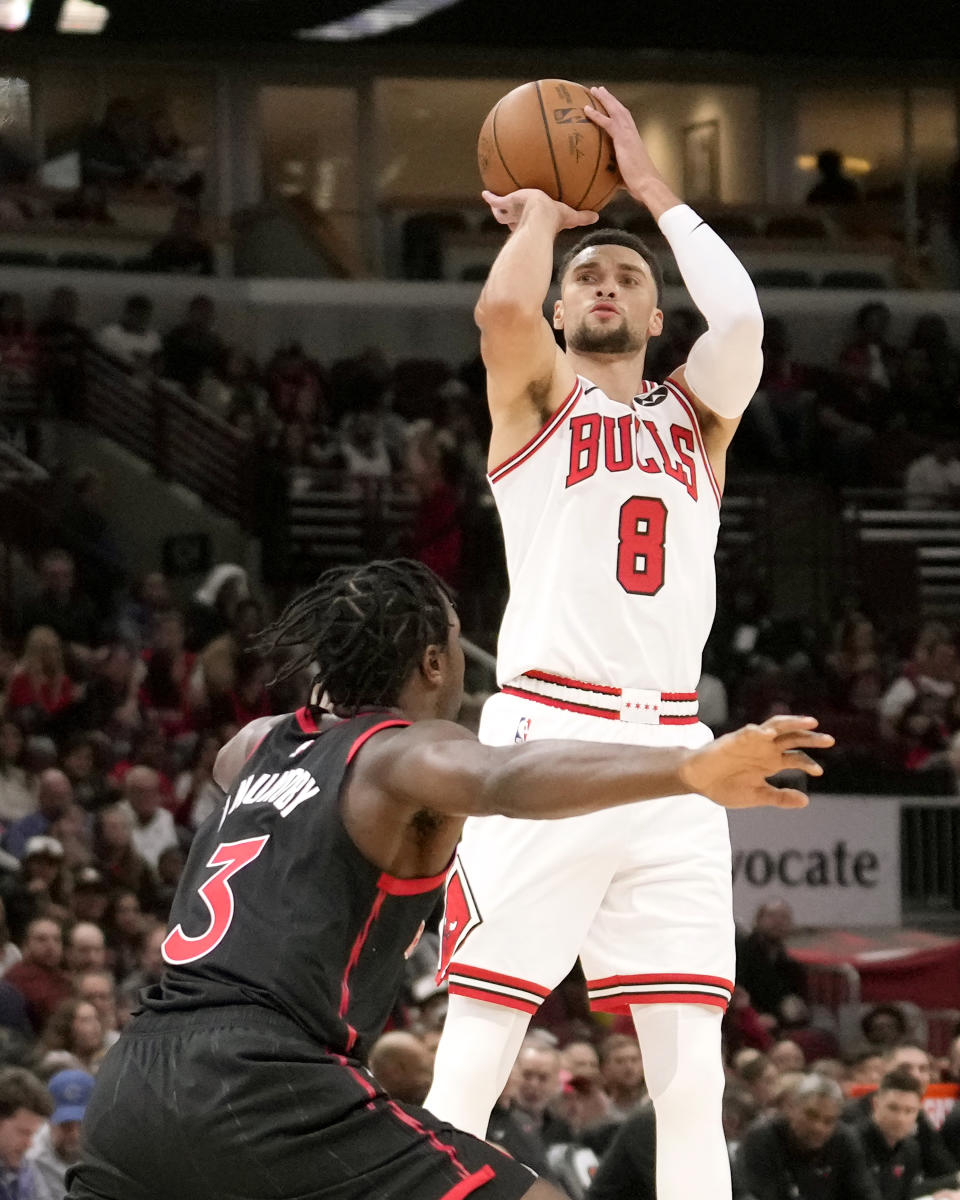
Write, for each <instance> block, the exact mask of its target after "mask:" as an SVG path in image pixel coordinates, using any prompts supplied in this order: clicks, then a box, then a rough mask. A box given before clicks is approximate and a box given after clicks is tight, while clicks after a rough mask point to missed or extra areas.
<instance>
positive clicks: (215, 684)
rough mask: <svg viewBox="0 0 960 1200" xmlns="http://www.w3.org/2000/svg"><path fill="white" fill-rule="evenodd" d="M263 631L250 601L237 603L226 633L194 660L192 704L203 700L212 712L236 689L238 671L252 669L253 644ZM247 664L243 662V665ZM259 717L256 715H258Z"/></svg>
mask: <svg viewBox="0 0 960 1200" xmlns="http://www.w3.org/2000/svg"><path fill="white" fill-rule="evenodd" d="M262 628H263V609H262V608H261V607H260V604H259V603H258V601H256V600H254V599H252V598H251V597H249V596H248V597H246V598H244V599H242V600H238V601H237V603H236V605H235V607H234V608H233V612H232V615H231V618H230V626H229V628H228V629H227V630H226V632H225V633H222V634H221V635H220V636H219V637H216V638H214V639H213V641H211V642H209V643H207V645H206V646H204V648H203V649H202V650H201V652H200V654H199V655H198V658H197V667H196V670H195V671H194V679H193V686H194V688H195V689H196V691H195V700H198V699H199V698H200V697H202V698H204V699H205V700H206V702H207V704H208V705H210V706H211V708H212V709H213V710H214V711H217V710H218V705H219V704H220V702H221V701H224V700H226V699H227V698H228V697H229V696H230V694H231V693H232V692H234V690H235V689H236V687H237V685H238V682H239V679H240V668H241V665H244V666H245V667H246V668H247V669H252V668H253V666H254V665H255V663H256V660H255V658H250V657H249V656H250V655H251V654H252V653H253V644H254V642H255V641H256V635H257V634H258V633H259V632H260V630H261V629H262ZM244 660H246V661H244ZM258 715H259V714H258Z"/></svg>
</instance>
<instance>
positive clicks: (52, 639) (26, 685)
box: [6, 625, 79, 733]
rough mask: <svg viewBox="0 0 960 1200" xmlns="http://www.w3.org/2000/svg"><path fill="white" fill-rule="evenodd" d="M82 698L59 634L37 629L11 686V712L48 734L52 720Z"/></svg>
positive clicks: (31, 634)
mask: <svg viewBox="0 0 960 1200" xmlns="http://www.w3.org/2000/svg"><path fill="white" fill-rule="evenodd" d="M78 694H79V693H78V691H77V688H76V686H75V685H74V683H73V680H72V679H71V678H70V676H69V675H68V674H67V673H66V669H65V667H64V661H63V648H62V645H61V642H60V638H59V637H58V636H57V633H56V632H55V631H54V630H53V629H51V628H49V626H45V625H37V626H34V628H33V629H31V630H30V632H29V634H28V635H27V640H26V642H25V644H24V647H23V657H22V658H21V660H20V662H19V663H17V666H16V669H15V670H14V672H13V674H12V675H11V677H10V681H9V683H8V684H7V694H6V710H7V712H8V713H9V714H10V715H11V716H12V717H15V719H16V720H17V722H18V723H19V724H21V725H22V726H24V727H26V728H27V729H29V730H31V731H32V732H40V733H42V732H46V731H47V730H49V729H50V727H51V725H52V719H53V718H54V717H57V716H58V715H60V714H62V713H63V712H64V711H65V710H66V709H68V708H70V707H71V705H73V704H74V703H75V702H76V700H77V698H78Z"/></svg>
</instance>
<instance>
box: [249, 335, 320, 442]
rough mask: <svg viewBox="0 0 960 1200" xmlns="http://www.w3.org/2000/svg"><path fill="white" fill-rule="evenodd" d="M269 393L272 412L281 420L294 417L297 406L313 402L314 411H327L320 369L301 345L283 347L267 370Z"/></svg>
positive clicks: (278, 349) (271, 360)
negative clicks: (301, 403)
mask: <svg viewBox="0 0 960 1200" xmlns="http://www.w3.org/2000/svg"><path fill="white" fill-rule="evenodd" d="M264 377H265V379H266V384H267V391H268V394H269V397H270V404H271V406H272V408H273V411H274V412H275V413H276V414H277V416H278V417H279V418H280V420H281V421H284V422H290V421H293V420H294V418H295V414H296V412H297V405H298V402H299V401H302V400H304V399H306V400H308V401H310V402H311V403H312V405H313V408H314V411H315V412H316V413H319V411H320V409H321V407H323V408H325V407H326V405H325V402H324V398H323V381H322V376H321V371H320V366H319V364H318V363H316V362H315V361H314V360H313V359H312V358H309V357H308V356H307V354H306V353H305V352H304V349H303V347H302V346H301V345H300V343H299V342H290V343H289V345H286V346H280V347H278V348H277V350H276V351H275V352H274V355H273V357H272V358H271V359H270V361H269V362H268V363H267V366H266V368H265V370H264Z"/></svg>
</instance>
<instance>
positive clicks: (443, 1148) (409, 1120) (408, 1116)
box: [387, 1100, 479, 1194]
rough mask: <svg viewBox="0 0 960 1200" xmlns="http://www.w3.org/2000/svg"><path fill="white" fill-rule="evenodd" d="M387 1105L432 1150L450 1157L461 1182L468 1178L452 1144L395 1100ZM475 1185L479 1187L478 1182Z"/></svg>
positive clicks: (465, 1169) (389, 1101)
mask: <svg viewBox="0 0 960 1200" xmlns="http://www.w3.org/2000/svg"><path fill="white" fill-rule="evenodd" d="M387 1107H388V1108H389V1109H390V1111H391V1112H392V1113H393V1115H394V1116H395V1117H396V1118H397V1120H398V1121H402V1122H403V1124H404V1125H408V1126H409V1127H410V1128H411V1129H412V1130H414V1132H415V1133H418V1134H419V1135H420V1136H421V1137H423V1138H426V1139H427V1141H428V1142H429V1143H430V1145H431V1146H432V1147H433V1149H434V1150H437V1151H439V1152H440V1153H441V1154H443V1155H445V1157H447V1158H449V1159H450V1162H451V1164H452V1165H453V1166H454V1167H455V1168H456V1169H457V1171H458V1172H459V1174H460V1180H461V1183H463V1182H464V1181H466V1180H467V1179H469V1178H470V1174H469V1171H468V1170H467V1168H466V1167H465V1166H464V1165H463V1163H462V1162H461V1161H460V1159H459V1158H457V1151H456V1148H455V1147H454V1146H450V1145H448V1144H447V1143H446V1142H441V1141H440V1139H439V1138H438V1137H437V1134H436V1131H435V1130H433V1129H428V1128H427V1126H426V1125H421V1124H420V1122H419V1121H418V1120H417V1118H416V1117H415V1116H413V1114H412V1113H408V1112H407V1110H406V1109H404V1108H401V1107H400V1105H399V1104H397V1102H396V1100H388V1101H387ZM477 1186H478V1187H479V1184H478V1185H477ZM464 1194H466V1193H464Z"/></svg>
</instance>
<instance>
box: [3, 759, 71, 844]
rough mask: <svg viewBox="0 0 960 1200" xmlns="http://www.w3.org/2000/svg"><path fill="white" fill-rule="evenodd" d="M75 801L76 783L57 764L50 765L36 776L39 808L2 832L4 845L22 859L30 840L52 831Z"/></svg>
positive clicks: (37, 806)
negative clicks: (74, 787)
mask: <svg viewBox="0 0 960 1200" xmlns="http://www.w3.org/2000/svg"><path fill="white" fill-rule="evenodd" d="M72 804H73V787H72V786H71V783H70V780H69V779H68V778H67V777H66V775H64V773H63V772H62V771H60V770H58V769H57V768H56V767H48V768H47V770H45V771H43V772H41V774H40V776H39V778H38V779H37V805H36V811H34V812H31V813H29V814H28V815H27V816H25V817H23V818H21V819H20V820H19V821H17V822H15V823H14V824H13V825H11V826H10V828H9V829H8V830H7V832H6V833H5V834H4V836H3V846H4V849H5V850H7V851H9V852H10V853H11V854H13V855H14V856H15V857H17V858H20V859H22V858H23V857H24V855H25V854H26V851H27V842H28V841H29V840H30V839H31V838H34V837H42V836H44V835H46V834H48V833H49V832H50V829H51V827H52V826H53V824H54V822H55V821H58V820H59V819H60V818H61V817H62V816H64V814H65V813H66V812H67V810H68V809H69V808H70V806H71V805H72Z"/></svg>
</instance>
